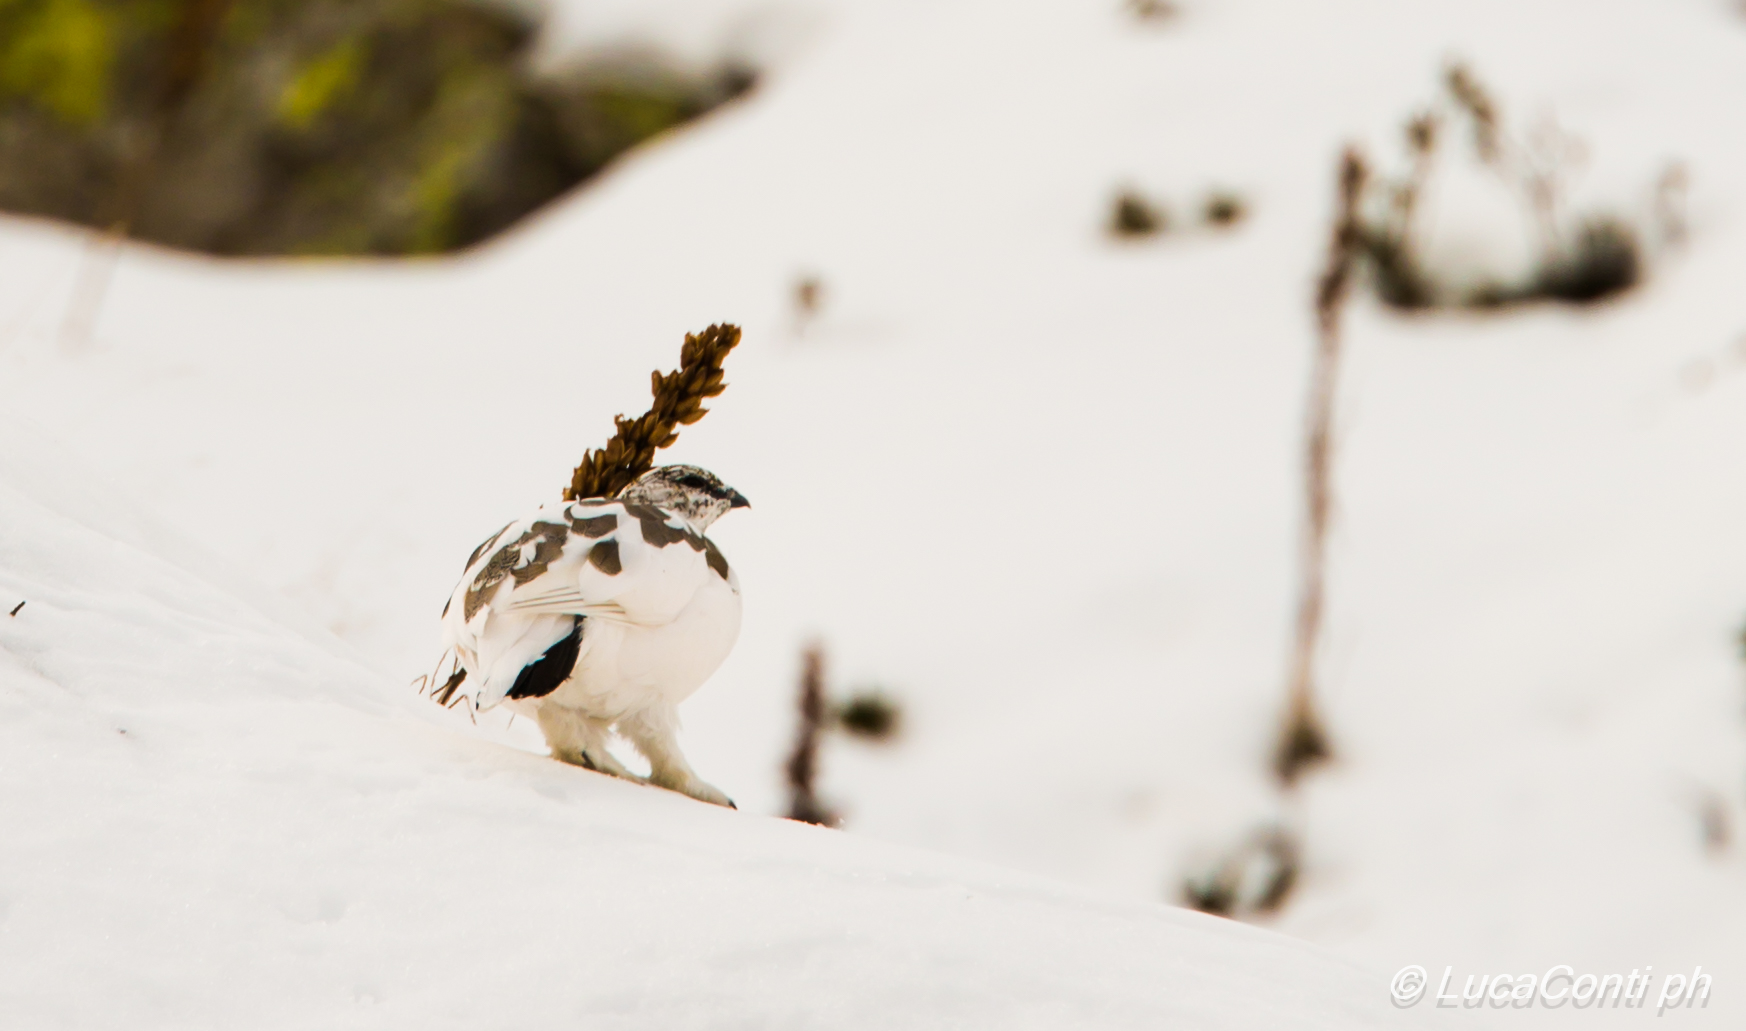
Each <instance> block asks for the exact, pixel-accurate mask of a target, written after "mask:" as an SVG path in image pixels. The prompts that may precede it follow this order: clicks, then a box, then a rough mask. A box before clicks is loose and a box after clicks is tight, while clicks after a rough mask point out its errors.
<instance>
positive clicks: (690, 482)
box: [679, 476, 709, 490]
mask: <svg viewBox="0 0 1746 1031" xmlns="http://www.w3.org/2000/svg"><path fill="white" fill-rule="evenodd" d="M679 485H680V486H682V487H690V488H691V489H693V490H705V489H707V488H708V487H709V484H707V483H704V482H703V477H701V476H686V477H684V478H682V479H681V480H680V481H679Z"/></svg>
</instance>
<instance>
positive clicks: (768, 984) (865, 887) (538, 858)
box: [0, 426, 1388, 1029]
mask: <svg viewBox="0 0 1746 1031" xmlns="http://www.w3.org/2000/svg"><path fill="white" fill-rule="evenodd" d="M7 429H8V433H7V434H6V437H7V440H8V445H7V446H6V448H5V449H4V451H3V452H0V456H3V457H0V466H4V469H3V472H0V520H3V525H5V527H6V528H7V532H6V534H5V535H4V536H3V537H0V591H4V592H5V596H6V597H7V598H12V597H20V596H22V597H23V598H25V599H26V605H25V607H24V608H23V609H20V610H19V612H18V614H17V615H16V616H13V617H12V618H9V619H6V620H5V621H4V623H0V755H4V756H5V760H4V762H3V763H0V822H3V824H4V826H5V827H6V828H7V846H6V848H5V849H4V850H3V851H0V958H4V960H5V962H4V963H0V1008H3V1009H4V1011H5V1013H6V1015H7V1017H6V1024H7V1026H8V1027H9V1028H20V1029H25V1028H51V1027H121V1026H126V1027H136V1028H152V1027H165V1028H170V1027H174V1028H203V1027H238V1026H247V1027H288V1028H289V1027H313V1026H320V1027H360V1028H363V1027H368V1028H401V1027H406V1028H411V1027H420V1028H432V1027H437V1028H441V1027H456V1028H462V1027H479V1026H515V1027H522V1026H534V1025H535V1024H536V1023H550V1022H566V1021H575V1020H581V1021H583V1022H584V1023H585V1024H586V1025H587V1026H589V1027H603V1028H611V1027H662V1028H704V1027H752V1026H756V1027H821V1026H822V1027H840V1028H856V1027H893V1026H902V1027H995V1026H999V1027H1020V1028H1022V1027H1037V1028H1048V1027H1059V1026H1061V1025H1062V1024H1063V1023H1067V1024H1070V1025H1071V1026H1075V1027H1110V1028H1120V1027H1132V1028H1143V1027H1158V1026H1161V1025H1166V1024H1168V1025H1175V1024H1178V1023H1182V1022H1187V1023H1190V1024H1192V1025H1193V1026H1201V1027H1250V1026H1276V1025H1278V1024H1279V1023H1282V1022H1291V1023H1292V1024H1294V1025H1295V1026H1304V1027H1328V1028H1335V1027H1352V1026H1366V1027H1368V1026H1381V1025H1382V1023H1383V1021H1384V1019H1385V1018H1386V1016H1387V1014H1388V1010H1387V1006H1386V1003H1385V1002H1384V1001H1383V1000H1384V998H1385V996H1384V994H1383V993H1384V986H1383V985H1382V983H1381V980H1380V979H1379V978H1377V977H1375V976H1373V975H1371V974H1369V973H1368V972H1366V971H1364V970H1363V969H1362V968H1360V967H1358V966H1356V965H1354V964H1350V963H1346V962H1342V961H1340V960H1338V959H1336V958H1334V957H1332V956H1331V955H1329V954H1327V953H1325V952H1323V951H1321V950H1317V949H1314V948H1312V947H1310V946H1308V945H1305V944H1303V943H1299V942H1293V941H1291V940H1289V939H1287V938H1284V937H1282V936H1279V935H1274V934H1270V933H1267V932H1262V931H1258V930H1253V929H1249V928H1245V927H1242V926H1241V925H1237V924H1233V923H1229V922H1226V921H1220V920H1216V919H1213V918H1210V917H1204V916H1200V915H1198V914H1192V913H1186V912H1183V911H1179V910H1171V909H1167V908H1164V907H1160V906H1156V905H1143V904H1134V903H1123V902H1117V901H1113V900H1106V899H1102V898H1099V897H1097V896H1095V895H1092V894H1090V893H1086V892H1081V891H1075V890H1072V889H1069V888H1067V887H1065V886H1061V885H1056V884H1052V883H1050V882H1047V881H1044V880H1042V879H1039V878H1035V877H1028V876H1024V875H1020V874H1016V873H1010V872H1006V871H1002V870H998V869H994V868H990V867H986V866H982V865H979V864H973V863H967V862H963V861H956V860H951V859H947V858H945V857H940V856H933V855H928V854H925V853H921V852H916V851H913V850H909V849H903V848H898V847H893V846H885V845H879V844H877V843H874V842H869V841H865V840H861V839H856V838H850V837H847V836H844V835H841V834H837V833H835V832H831V831H825V830H821V829H818V828H812V827H807V826H804V825H800V824H793V823H788V822H786V821H775V820H769V819H760V818H757V817H751V816H742V815H740V814H737V813H732V812H728V811H724V810H720V809H716V808H714V807H712V806H706V805H701V804H698V803H694V802H691V801H690V800H688V799H685V798H682V797H681V796H678V795H673V794H669V793H666V792H663V791H660V790H658V789H655V788H646V787H641V786H636V785H631V784H627V783H624V782H622V781H613V780H611V779H609V778H606V777H604V776H601V775H598V774H593V773H587V772H584V771H581V770H577V769H575V768H571V767H565V766H560V765H558V764H556V763H553V762H551V761H550V760H546V759H541V758H536V757H534V756H530V755H526V754H524V753H521V752H518V751H513V750H508V749H504V748H501V747H498V746H495V745H491V744H487V743H483V742H479V741H475V740H469V739H467V738H465V737H462V736H459V735H456V734H453V733H451V732H449V731H447V730H444V729H442V728H440V727H436V726H433V725H432V724H431V723H430V722H428V721H424V720H419V719H417V718H416V717H415V715H414V714H413V713H414V712H415V710H414V709H413V708H412V707H411V706H410V705H409V704H408V702H407V699H406V698H405V697H404V695H403V694H401V693H399V692H397V691H396V689H395V687H394V685H392V684H391V683H389V682H387V681H385V680H384V679H383V678H382V677H381V676H379V675H378V674H376V673H374V672H372V671H371V670H369V669H368V668H367V667H365V666H363V665H360V664H359V663H357V662H356V661H353V660H352V659H350V658H349V657H347V656H346V655H345V654H344V653H345V648H344V646H343V645H339V644H337V642H335V643H333V644H331V645H330V646H328V647H323V646H322V642H321V641H320V640H319V638H315V639H312V638H311V637H308V636H303V635H300V634H297V633H295V632H293V631H291V630H288V629H286V628H285V627H283V626H282V625H280V624H278V623H275V622H274V621H272V620H271V619H269V618H266V617H265V616H264V615H263V614H262V613H260V612H259V611H258V610H256V609H254V608H253V607H252V606H250V605H249V604H248V603H246V602H243V601H241V600H239V599H237V598H236V597H234V596H232V595H229V594H226V593H225V592H223V591H222V590H220V589H218V588H217V587H215V586H214V585H212V584H211V583H210V582H208V581H206V580H203V579H201V578H199V577H197V576H195V575H193V574H190V573H188V572H185V571H183V570H181V569H179V568H178V567H177V566H176V565H175V564H173V563H171V562H169V561H166V560H165V558H164V557H162V556H159V555H154V554H151V553H150V552H149V551H147V550H143V549H142V548H140V547H135V546H133V545H131V544H128V543H125V542H123V541H122V540H119V539H117V537H116V536H113V535H110V534H106V533H105V532H103V531H104V528H105V527H107V526H108V522H109V521H108V519H106V518H105V516H108V515H113V514H115V513H117V511H118V508H119V506H117V505H115V504H114V503H113V501H112V500H109V501H107V503H106V500H105V499H103V498H100V497H93V496H90V495H86V496H79V495H78V493H77V492H76V491H69V490H67V489H66V487H65V486H63V485H61V484H59V483H58V482H57V481H58V480H59V479H60V478H63V477H66V476H68V475H69V474H71V473H72V472H74V471H75V470H76V468H77V466H76V463H70V464H69V463H65V462H59V463H56V465H55V467H54V468H52V469H49V470H43V469H41V468H40V467H39V468H32V466H33V465H35V464H37V463H35V462H33V461H31V460H30V458H28V457H24V456H21V454H20V449H19V447H18V444H17V443H16V442H17V441H19V440H20V439H28V431H25V432H23V433H20V432H14V429H15V428H14V427H10V426H8V427H7ZM45 474H46V475H45ZM32 488H35V489H32ZM39 490H41V491H46V494H45V493H38V492H37V491H39ZM92 524H96V525H92ZM132 530H133V527H132V526H130V525H129V523H128V522H127V521H125V520H124V521H121V535H122V536H129V535H130V534H131V532H132Z"/></svg>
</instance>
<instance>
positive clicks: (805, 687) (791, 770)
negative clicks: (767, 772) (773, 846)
mask: <svg viewBox="0 0 1746 1031" xmlns="http://www.w3.org/2000/svg"><path fill="white" fill-rule="evenodd" d="M801 664H802V667H801V674H800V729H799V730H798V731H797V732H796V734H795V739H794V752H793V754H791V755H790V756H789V757H788V765H787V766H786V767H785V768H784V772H785V773H786V774H787V775H788V792H789V794H788V797H789V802H788V818H789V819H790V820H799V821H801V822H802V823H815V824H818V825H819V826H821V827H834V826H836V825H837V814H836V813H834V812H832V811H831V810H830V809H828V808H826V806H825V804H824V803H823V802H821V801H820V800H819V797H818V789H817V783H816V782H817V780H818V745H819V739H820V738H821V737H822V736H823V734H824V730H825V717H826V711H825V688H824V648H823V647H821V646H819V645H816V644H815V645H812V646H811V647H809V648H807V649H806V653H805V655H803V656H802V657H801Z"/></svg>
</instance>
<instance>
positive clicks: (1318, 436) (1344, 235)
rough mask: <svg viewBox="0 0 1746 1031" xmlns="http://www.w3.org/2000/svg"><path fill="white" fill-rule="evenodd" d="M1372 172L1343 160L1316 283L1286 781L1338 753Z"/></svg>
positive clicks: (1283, 752) (1355, 160) (1283, 755)
mask: <svg viewBox="0 0 1746 1031" xmlns="http://www.w3.org/2000/svg"><path fill="white" fill-rule="evenodd" d="M1366 175H1367V172H1366V169H1365V166H1364V159H1363V157H1361V156H1360V155H1359V153H1358V151H1357V150H1356V149H1348V150H1347V151H1346V153H1345V156H1344V157H1343V158H1342V159H1341V162H1340V186H1339V201H1338V204H1339V207H1338V211H1337V214H1336V215H1335V219H1334V232H1333V236H1332V238H1331V239H1330V240H1329V242H1328V258H1327V266H1326V267H1325V268H1324V269H1323V271H1322V276H1321V280H1320V281H1319V282H1318V284H1317V287H1316V331H1317V333H1316V337H1317V339H1316V359H1315V369H1314V372H1313V373H1312V375H1311V380H1310V399H1309V433H1308V438H1307V441H1306V444H1305V450H1304V527H1303V539H1302V549H1303V559H1302V561H1303V567H1302V579H1301V581H1300V582H1299V587H1298V603H1297V640H1296V644H1295V647H1294V648H1293V650H1292V660H1291V681H1290V688H1289V691H1290V694H1289V700H1288V702H1287V706H1288V707H1287V710H1286V719H1285V729H1284V733H1283V734H1282V735H1281V738H1280V741H1279V747H1278V751H1277V753H1276V755H1275V758H1274V770H1275V772H1276V773H1278V774H1279V779H1280V780H1282V781H1284V782H1285V783H1286V784H1288V785H1289V784H1291V783H1292V782H1293V781H1295V780H1296V779H1297V776H1298V774H1299V773H1301V772H1302V771H1303V769H1304V768H1305V767H1306V766H1310V765H1313V764H1314V763H1317V762H1321V761H1323V760H1325V759H1328V758H1329V757H1330V756H1331V755H1332V751H1331V749H1330V748H1329V745H1328V738H1327V734H1326V732H1325V731H1323V729H1322V724H1321V719H1320V717H1318V716H1317V714H1316V708H1315V660H1316V653H1317V650H1318V648H1319V645H1320V642H1321V631H1322V616H1323V611H1324V609H1325V607H1326V594H1327V550H1328V522H1329V517H1330V514H1331V513H1332V510H1333V460H1334V458H1333V452H1334V402H1335V399H1336V397H1337V394H1338V386H1339V368H1340V313H1341V311H1342V310H1343V309H1344V307H1345V304H1346V298H1347V296H1348V295H1349V294H1350V293H1351V290H1352V275H1353V272H1354V271H1355V269H1356V266H1357V263H1358V259H1359V257H1360V255H1361V253H1362V251H1363V247H1364V235H1363V233H1364V231H1363V227H1362V225H1361V224H1360V223H1359V220H1358V219H1359V216H1358V202H1359V198H1360V197H1361V196H1362V194H1363V192H1364V180H1365V178H1366Z"/></svg>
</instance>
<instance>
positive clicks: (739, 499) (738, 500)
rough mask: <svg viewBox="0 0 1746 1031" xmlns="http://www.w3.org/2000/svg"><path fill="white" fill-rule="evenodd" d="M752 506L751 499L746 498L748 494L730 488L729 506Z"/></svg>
mask: <svg viewBox="0 0 1746 1031" xmlns="http://www.w3.org/2000/svg"><path fill="white" fill-rule="evenodd" d="M751 507H752V503H751V502H750V501H747V500H746V496H745V495H744V494H741V493H740V492H739V491H737V490H730V491H729V492H728V508H730V509H734V508H751Z"/></svg>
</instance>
